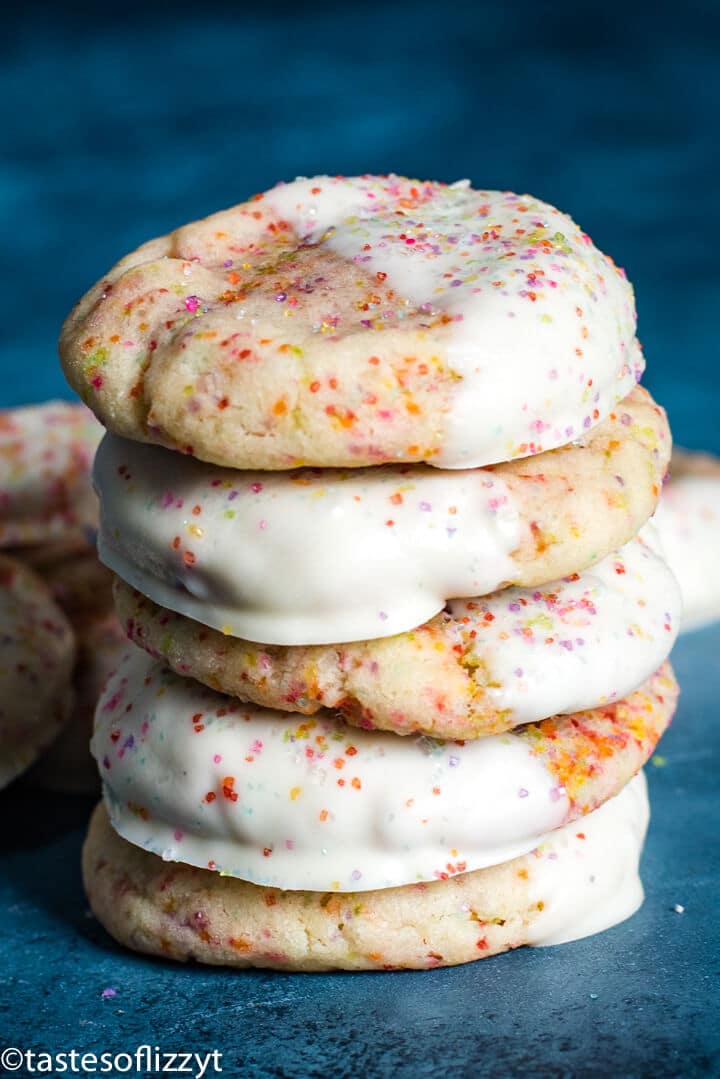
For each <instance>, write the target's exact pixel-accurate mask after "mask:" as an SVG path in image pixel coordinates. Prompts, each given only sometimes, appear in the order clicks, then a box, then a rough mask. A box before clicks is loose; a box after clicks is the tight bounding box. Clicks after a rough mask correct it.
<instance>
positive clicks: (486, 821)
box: [92, 647, 677, 891]
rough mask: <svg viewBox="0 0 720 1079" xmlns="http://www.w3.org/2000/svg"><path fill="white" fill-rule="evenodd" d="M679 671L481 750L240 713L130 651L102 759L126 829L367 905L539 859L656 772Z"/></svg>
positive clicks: (217, 863)
mask: <svg viewBox="0 0 720 1079" xmlns="http://www.w3.org/2000/svg"><path fill="white" fill-rule="evenodd" d="M676 696H677V686H676V683H675V681H674V679H673V677H672V673H671V671H670V668H669V666H667V665H664V666H663V667H662V668H661V669H660V670H659V671H658V673H657V674H655V675H654V676H653V677H652V678H651V679H649V681H648V682H647V683H646V684H645V685H644V686H643V687H642V688H641V689H639V690H637V691H636V692H635V693H632V694H630V695H629V696H628V697H627V698H626V699H625V700H624V701H621V702H618V703H617V704H613V705H608V706H607V707H605V708H600V709H595V710H593V711H586V712H581V713H577V714H575V715H573V716H568V717H564V718H562V717H555V718H553V719H547V720H544V721H543V722H541V723H539V724H529V725H527V726H524V727H520V728H518V729H517V730H516V731H514V732H513V733H509V734H502V735H493V736H491V737H489V738H480V739H476V740H474V741H466V742H464V743H463V742H442V741H436V740H434V739H431V738H418V739H414V740H410V739H407V738H405V739H403V738H398V737H397V736H396V735H394V734H388V733H386V732H378V731H373V732H370V731H361V730H356V729H353V728H350V727H348V726H347V725H346V724H344V723H343V722H342V721H341V720H339V719H337V718H336V717H335V716H334V715H333V714H332V713H328V712H324V713H318V714H317V715H315V716H312V717H303V716H298V715H288V714H287V713H279V712H271V711H269V710H263V709H258V708H249V707H248V706H243V705H241V704H239V703H238V702H237V701H234V700H232V698H229V697H223V696H221V695H220V694H217V693H214V692H212V691H211V690H208V689H206V688H204V687H202V686H200V685H198V684H197V683H195V682H193V681H192V680H191V679H187V678H178V676H177V675H175V674H173V673H172V672H170V671H168V670H167V669H166V668H163V667H162V666H161V665H160V664H158V663H156V662H154V661H153V660H152V659H151V658H150V657H149V656H147V655H145V653H143V652H141V651H140V650H139V649H136V648H133V647H131V649H130V651H129V652H128V654H127V656H126V658H125V659H124V660H123V662H121V664H120V665H119V667H118V670H117V671H116V672H115V674H114V675H112V676H111V678H110V680H109V682H108V684H107V686H106V688H105V691H104V693H103V695H102V697H101V698H100V701H99V702H98V708H97V712H96V717H95V732H94V735H93V741H92V751H93V754H94V756H95V758H96V760H97V761H98V764H99V767H100V774H101V776H102V780H103V790H104V797H105V801H106V804H107V807H108V810H109V813H110V817H111V820H112V823H113V826H114V827H115V829H116V831H118V832H119V834H121V835H122V836H123V837H124V838H125V839H128V840H129V841H130V842H133V843H135V844H136V845H137V846H141V847H144V848H145V849H147V850H149V851H151V852H152V853H154V854H158V855H162V857H163V858H165V859H168V860H170V861H183V862H186V863H187V864H190V865H196V866H199V867H201V868H211V869H216V870H218V871H219V872H222V873H227V874H229V875H231V876H235V877H240V878H241V879H243V880H249V881H252V882H253V883H255V884H263V885H269V886H273V887H279V888H283V889H309V890H312V891H365V890H374V889H377V888H388V887H395V886H398V885H401V884H408V883H414V882H417V881H421V880H425V881H427V880H432V879H435V878H438V877H445V876H453V875H456V874H458V873H464V872H468V871H472V870H475V869H481V868H484V867H485V866H488V865H494V864H497V863H499V862H501V861H506V860H508V859H510V858H513V857H516V856H517V855H520V854H523V853H526V852H527V851H529V850H531V849H532V848H533V847H534V846H535V845H536V843H537V841H538V837H539V836H540V835H542V834H544V833H545V832H547V831H550V830H552V829H554V828H559V827H560V826H562V825H563V824H566V823H567V822H568V821H569V820H572V819H574V818H576V817H578V816H580V815H582V814H584V813H588V812H591V811H592V810H593V809H596V808H597V807H598V805H600V804H601V803H602V802H604V801H606V800H607V799H608V798H610V797H612V796H613V795H614V794H617V793H618V792H619V791H620V790H621V789H622V787H623V786H624V785H625V784H626V783H627V782H628V781H629V780H630V779H631V778H632V776H633V775H634V774H635V773H636V772H637V771H638V770H639V769H640V768H641V767H642V766H643V764H644V763H645V761H646V759H647V758H648V756H649V755H650V753H651V752H652V751H653V748H654V746H655V744H656V743H657V741H658V739H659V737H660V735H661V734H662V732H663V730H664V729H665V727H666V726H667V724H668V723H669V721H670V718H671V716H672V713H673V711H674V707H675V701H676Z"/></svg>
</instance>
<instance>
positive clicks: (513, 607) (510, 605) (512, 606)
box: [508, 600, 520, 612]
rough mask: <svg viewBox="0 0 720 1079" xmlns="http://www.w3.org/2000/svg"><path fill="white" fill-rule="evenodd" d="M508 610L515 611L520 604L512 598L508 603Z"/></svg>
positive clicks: (518, 608)
mask: <svg viewBox="0 0 720 1079" xmlns="http://www.w3.org/2000/svg"><path fill="white" fill-rule="evenodd" d="M508 610H509V611H515V612H517V611H519V610H520V604H519V603H518V602H517V600H513V602H512V603H508Z"/></svg>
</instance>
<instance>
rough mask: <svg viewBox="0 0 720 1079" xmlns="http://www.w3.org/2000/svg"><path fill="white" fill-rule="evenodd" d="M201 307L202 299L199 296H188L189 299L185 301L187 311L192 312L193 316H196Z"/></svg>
mask: <svg viewBox="0 0 720 1079" xmlns="http://www.w3.org/2000/svg"><path fill="white" fill-rule="evenodd" d="M199 306H200V298H199V297H198V296H188V297H186V299H185V307H186V308H187V310H188V311H189V312H190V314H191V315H194V314H195V312H196V311H197V309H198V307H199Z"/></svg>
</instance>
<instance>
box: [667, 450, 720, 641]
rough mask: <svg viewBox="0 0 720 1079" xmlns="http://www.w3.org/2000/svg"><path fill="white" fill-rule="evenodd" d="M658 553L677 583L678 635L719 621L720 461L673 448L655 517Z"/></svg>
mask: <svg viewBox="0 0 720 1079" xmlns="http://www.w3.org/2000/svg"><path fill="white" fill-rule="evenodd" d="M655 524H656V527H657V531H658V533H659V535H660V541H661V543H662V548H663V553H664V555H665V557H666V558H667V561H668V564H669V566H670V568H671V569H672V571H673V573H674V574H675V577H676V578H677V582H678V584H679V585H680V591H681V593H682V600H683V617H682V627H681V632H683V633H686V632H689V631H690V630H694V629H700V628H701V627H703V626H705V625H707V624H708V623H710V622H715V621H717V619H720V560H719V559H718V552H719V551H720V460H718V458H717V457H713V456H712V455H711V454H707V453H691V452H689V451H687V450H678V449H675V450H673V455H672V461H671V462H670V477H669V482H667V483H666V484H665V486H664V488H663V493H662V498H661V500H660V505H659V506H658V509H657V513H656V515H655Z"/></svg>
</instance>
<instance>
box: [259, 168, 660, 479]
mask: <svg viewBox="0 0 720 1079" xmlns="http://www.w3.org/2000/svg"><path fill="white" fill-rule="evenodd" d="M413 192H415V194H414V195H413ZM408 196H410V199H411V200H414V199H416V198H419V199H420V200H421V201H420V204H419V205H418V204H417V203H415V204H414V205H413V203H412V202H410V205H409V206H408ZM263 206H270V207H271V208H272V209H273V210H274V211H275V212H276V213H277V214H278V215H280V216H282V217H283V218H284V219H285V220H286V221H287V222H289V224H290V225H291V227H292V229H293V231H294V232H295V233H296V234H297V235H298V237H300V239H301V240H302V241H303V242H304V243H306V244H321V245H326V246H327V247H328V248H330V249H331V250H332V251H333V252H334V253H335V254H337V255H340V256H341V257H343V258H344V259H347V260H348V261H352V262H354V263H356V264H357V265H358V266H359V267H360V268H362V270H363V271H364V272H366V273H370V274H373V273H378V274H380V275H381V276H382V277H383V279H384V280H385V279H386V284H387V285H389V286H391V287H392V288H393V289H395V291H396V292H397V293H399V295H400V296H401V297H402V298H403V301H404V305H405V307H406V309H407V311H406V314H407V315H408V316H410V315H415V314H416V313H417V312H418V311H420V312H424V313H425V318H426V321H427V323H428V324H430V325H435V324H437V321H438V319H443V320H445V324H446V325H447V326H449V333H450V343H449V345H448V346H447V355H448V359H449V362H450V365H451V367H452V369H453V371H454V372H455V374H456V376H457V382H456V384H455V388H454V393H453V399H452V405H451V408H450V410H449V411H448V414H447V417H446V421H445V426H444V431H443V432H442V439H441V448H440V452H439V454H438V455H437V456H436V457H434V458H433V460H432V463H433V464H434V465H437V466H439V467H441V468H472V467H478V466H481V465H487V464H493V463H496V462H498V461H507V460H512V459H513V458H514V457H525V456H527V455H528V454H530V453H534V452H538V448H542V449H543V450H548V449H552V448H554V447H556V446H562V445H564V444H566V443H567V442H570V441H571V440H572V439H574V438H578V437H579V436H580V435H582V434H583V433H584V432H585V431H586V430H587V429H588V428H589V427H591V426H593V425H594V424H595V423H597V422H598V421H599V420H600V419H603V418H604V417H605V416H607V414H608V413H609V412H610V410H611V409H612V407H613V406H614V405H615V404H616V403H617V401H619V400H621V399H622V398H623V397H625V396H626V395H627V394H628V393H629V392H630V390H631V389H632V387H633V385H634V384H635V382H636V381H639V379H640V376H641V375H642V371H643V369H644V360H643V357H642V353H641V352H640V348H639V346H638V343H637V340H636V339H635V326H636V318H635V307H634V297H633V291H632V287H631V285H630V283H629V282H628V280H627V278H626V277H625V275H624V273H623V272H622V271H621V270H618V268H617V267H616V266H615V265H614V263H613V262H612V261H611V260H610V259H609V258H608V257H607V256H605V255H603V254H602V253H601V252H600V251H599V250H598V249H597V248H596V247H595V246H594V245H593V244H592V242H591V240H590V238H589V237H588V236H587V235H586V234H585V233H583V232H582V231H581V230H580V229H579V228H578V227H577V225H576V224H575V223H574V222H573V221H572V219H571V218H570V217H568V216H567V214H563V213H561V212H560V211H559V210H557V209H555V208H554V207H552V206H550V205H548V204H547V203H544V202H541V201H540V200H539V199H535V198H532V197H531V196H527V195H515V194H512V193H511V192H499V191H474V190H472V188H471V187H470V184H469V182H468V181H460V182H459V183H456V184H452V185H450V186H448V187H442V186H439V185H430V184H428V185H423V184H415V182H413V181H407V180H403V179H402V178H401V177H393V176H391V177H388V178H387V179H381V178H378V177H372V176H368V177H358V178H339V179H338V178H332V177H327V176H320V177H314V178H312V179H300V180H296V181H295V182H294V183H290V184H282V185H280V186H278V187H276V188H274V189H273V190H272V191H269V192H267V193H266V194H265V195H264V196H263ZM396 307H397V305H396ZM373 318H382V312H377V313H371V315H370V319H369V320H368V325H370V324H372V321H373Z"/></svg>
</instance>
